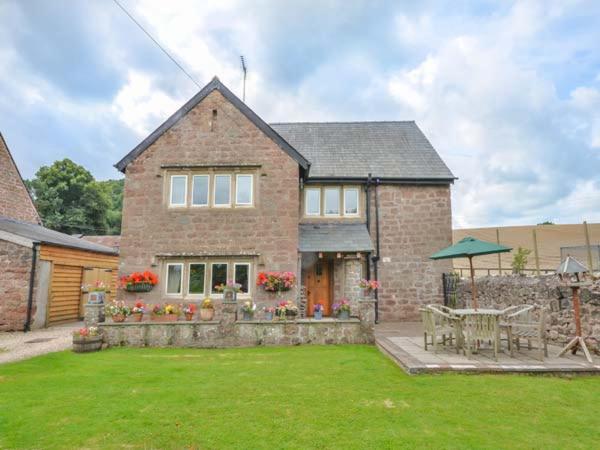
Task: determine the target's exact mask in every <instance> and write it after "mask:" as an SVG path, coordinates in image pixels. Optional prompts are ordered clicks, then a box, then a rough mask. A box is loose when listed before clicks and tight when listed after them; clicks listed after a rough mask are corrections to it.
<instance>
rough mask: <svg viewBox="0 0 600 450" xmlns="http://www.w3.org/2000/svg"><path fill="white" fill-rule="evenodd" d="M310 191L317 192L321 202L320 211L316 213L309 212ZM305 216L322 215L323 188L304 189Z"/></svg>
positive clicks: (319, 202)
mask: <svg viewBox="0 0 600 450" xmlns="http://www.w3.org/2000/svg"><path fill="white" fill-rule="evenodd" d="M308 191H317V193H318V194H319V201H318V202H317V204H318V205H319V210H318V211H317V212H316V213H309V212H308ZM304 214H305V215H306V216H311V217H316V216H320V215H321V188H305V189H304Z"/></svg>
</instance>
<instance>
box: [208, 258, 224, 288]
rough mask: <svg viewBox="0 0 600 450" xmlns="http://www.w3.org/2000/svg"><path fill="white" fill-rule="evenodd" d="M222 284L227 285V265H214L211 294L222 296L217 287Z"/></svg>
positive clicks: (212, 265) (211, 270)
mask: <svg viewBox="0 0 600 450" xmlns="http://www.w3.org/2000/svg"><path fill="white" fill-rule="evenodd" d="M220 284H227V263H225V262H218V263H212V264H211V267H210V293H211V294H220V292H219V291H217V289H216V287H217V286H219V285H220Z"/></svg>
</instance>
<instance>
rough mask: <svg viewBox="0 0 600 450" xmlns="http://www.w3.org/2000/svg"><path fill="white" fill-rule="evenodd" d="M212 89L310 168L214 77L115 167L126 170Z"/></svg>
mask: <svg viewBox="0 0 600 450" xmlns="http://www.w3.org/2000/svg"><path fill="white" fill-rule="evenodd" d="M212 91H219V92H220V93H221V94H222V95H223V97H225V98H226V99H227V100H229V102H230V103H231V104H232V105H233V106H235V107H236V108H237V109H238V110H239V111H240V112H241V113H242V114H244V115H245V116H246V117H247V118H248V120H250V121H251V122H252V123H253V124H254V125H256V127H257V128H258V129H259V130H261V131H262V132H263V133H265V134H266V135H267V136H268V137H269V138H271V139H272V140H273V142H275V143H276V144H277V145H279V147H280V148H281V149H282V150H283V151H284V152H286V153H287V154H288V155H290V156H291V157H292V158H293V159H294V160H295V161H296V162H297V163H298V164H299V165H300V167H302V168H303V169H305V170H306V169H308V167H309V162H308V161H307V160H306V158H304V156H303V155H301V154H300V153H299V152H298V151H297V150H296V149H295V148H293V147H292V146H291V145H290V144H289V143H288V142H286V140H285V139H283V138H282V137H281V136H279V135H278V134H277V133H276V132H275V131H274V130H273V129H272V128H271V127H270V126H269V125H268V124H267V123H266V122H265V121H264V120H262V119H261V118H260V117H258V115H257V114H256V113H255V112H254V111H252V110H251V109H250V108H248V106H247V105H246V104H245V103H244V102H242V101H241V100H240V99H239V98H238V97H237V96H236V95H235V94H234V93H233V92H231V91H230V90H229V89H227V87H226V86H225V85H224V84H223V83H221V81H220V80H219V79H218V78H217V77H214V78H213V79H212V80H211V81H210V83H208V84H207V85H206V86H204V87H203V88H202V89H201V90H200V91H199V92H198V93H197V94H196V95H194V96H193V97H192V98H191V99H190V100H189V101H188V102H187V103H186V104H185V105H183V106H182V107H181V108H179V109H178V110H177V111H176V112H175V113H174V114H173V115H172V116H171V117H169V118H168V119H167V120H166V121H165V122H163V124H162V125H161V126H159V127H158V128H157V129H156V130H154V131H153V132H152V133H151V134H150V135H149V136H148V137H147V138H146V139H144V140H143V141H142V142H140V143H139V144H138V145H137V146H136V147H135V148H134V149H133V150H131V151H130V152H129V153H128V154H127V155H125V156H124V157H123V159H121V161H119V162H118V163H116V164H115V167H116V168H117V169H119V170H120V171H121V172H125V169H126V167H127V165H128V164H129V163H130V162H131V161H133V160H134V159H135V158H137V157H138V156H139V155H140V154H142V152H143V151H144V150H146V149H147V148H148V147H150V146H151V145H152V144H153V143H154V142H155V141H156V140H157V139H158V138H159V137H161V136H162V135H163V134H164V133H165V132H166V131H167V130H168V129H169V128H171V127H172V126H173V125H175V124H176V123H177V122H179V120H180V119H181V118H182V117H183V116H185V115H186V114H187V113H188V112H189V111H190V110H192V109H193V108H194V107H195V106H196V105H197V104H198V103H200V102H201V101H202V100H204V99H205V98H206V96H207V95H208V94H210V93H211V92H212Z"/></svg>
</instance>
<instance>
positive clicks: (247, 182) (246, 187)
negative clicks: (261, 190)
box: [235, 174, 254, 206]
mask: <svg viewBox="0 0 600 450" xmlns="http://www.w3.org/2000/svg"><path fill="white" fill-rule="evenodd" d="M253 178H254V177H253V176H252V175H249V174H237V175H236V176H235V204H236V205H243V206H249V205H252V201H253V199H252V197H253V195H252V194H253V193H252V189H253V184H254V180H253Z"/></svg>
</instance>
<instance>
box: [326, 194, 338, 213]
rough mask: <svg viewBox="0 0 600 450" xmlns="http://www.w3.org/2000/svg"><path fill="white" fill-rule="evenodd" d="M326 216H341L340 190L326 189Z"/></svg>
mask: <svg viewBox="0 0 600 450" xmlns="http://www.w3.org/2000/svg"><path fill="white" fill-rule="evenodd" d="M325 215H326V216H339V215H340V189H339V188H325Z"/></svg>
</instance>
